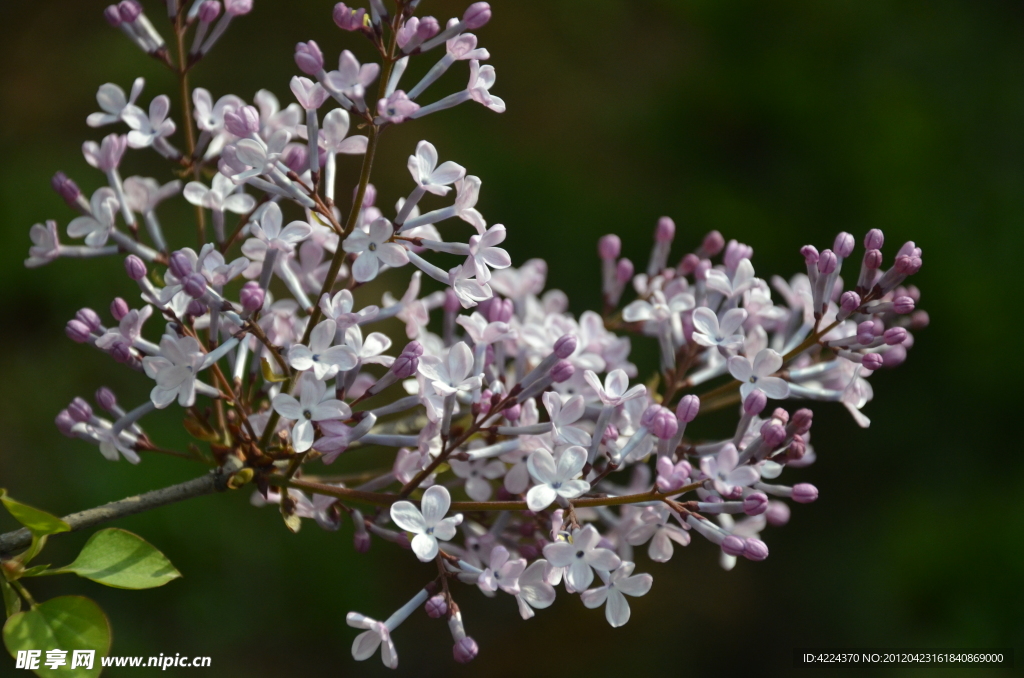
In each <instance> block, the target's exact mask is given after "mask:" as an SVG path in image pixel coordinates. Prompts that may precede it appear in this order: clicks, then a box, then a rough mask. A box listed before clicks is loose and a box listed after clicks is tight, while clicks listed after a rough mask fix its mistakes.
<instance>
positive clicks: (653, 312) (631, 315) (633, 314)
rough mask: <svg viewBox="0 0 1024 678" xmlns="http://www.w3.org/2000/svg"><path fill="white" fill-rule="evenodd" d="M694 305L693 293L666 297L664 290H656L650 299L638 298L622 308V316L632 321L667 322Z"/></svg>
mask: <svg viewBox="0 0 1024 678" xmlns="http://www.w3.org/2000/svg"><path fill="white" fill-rule="evenodd" d="M693 305H694V299H693V295H692V294H689V293H687V292H681V293H679V294H676V295H675V296H673V297H672V298H671V299H666V298H665V293H664V292H662V291H661V290H654V291H653V292H652V293H651V296H650V298H649V299H647V300H644V299H637V300H636V301H634V302H632V303H630V304H629V305H628V306H626V308H624V309H622V318H623V320H626V321H627V322H631V323H635V322H642V321H652V322H656V323H665V322H668V321H670V320H672V319H673V318H674V317H676V316H678V315H679V314H680V313H682V312H683V311H689V310H690V309H691V308H693Z"/></svg>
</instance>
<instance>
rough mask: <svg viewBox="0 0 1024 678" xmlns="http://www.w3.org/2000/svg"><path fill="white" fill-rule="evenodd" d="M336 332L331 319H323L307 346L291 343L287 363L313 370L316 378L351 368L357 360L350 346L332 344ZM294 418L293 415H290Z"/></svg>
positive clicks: (314, 329)
mask: <svg viewBox="0 0 1024 678" xmlns="http://www.w3.org/2000/svg"><path fill="white" fill-rule="evenodd" d="M336 334H337V326H336V325H335V323H334V321H333V320H324V321H323V322H321V323H319V324H317V326H316V327H314V328H313V331H312V332H310V334H309V346H303V345H302V344H292V346H291V348H289V349H288V364H289V365H291V366H292V367H294V368H295V369H297V370H301V371H305V370H310V369H311V370H313V375H314V376H315V377H316V378H317V379H318V380H321V381H322V380H324V379H330V378H331V377H333V376H334V375H335V374H337V373H338V372H339V371H342V372H344V371H347V370H351V369H352V368H353V367H355V366H356V364H357V363H358V362H359V358H358V357H357V356H356V353H355V351H353V350H352V348H351V347H350V346H346V345H340V346H332V345H331V344H333V343H334V337H335V335H336ZM291 418H292V419H294V417H291Z"/></svg>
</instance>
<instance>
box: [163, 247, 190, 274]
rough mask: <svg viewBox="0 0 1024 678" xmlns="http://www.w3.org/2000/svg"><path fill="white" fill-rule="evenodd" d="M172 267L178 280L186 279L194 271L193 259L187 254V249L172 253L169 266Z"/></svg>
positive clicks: (172, 271)
mask: <svg viewBox="0 0 1024 678" xmlns="http://www.w3.org/2000/svg"><path fill="white" fill-rule="evenodd" d="M167 267H168V268H169V269H171V273H173V274H174V277H176V278H177V279H178V280H184V279H185V278H187V277H188V276H189V275H190V274H191V273H192V261H191V260H190V259H189V258H188V255H187V254H185V250H178V251H177V252H174V253H173V254H171V260H170V262H169V264H168V266H167Z"/></svg>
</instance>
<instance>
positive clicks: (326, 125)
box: [320, 108, 367, 155]
mask: <svg viewBox="0 0 1024 678" xmlns="http://www.w3.org/2000/svg"><path fill="white" fill-rule="evenodd" d="M349 125H350V121H349V116H348V111H346V110H345V109H344V108H335V109H333V110H332V111H330V112H328V113H327V115H325V116H324V122H323V129H321V130H320V145H321V146H323V147H324V149H325V150H326V151H327V152H328V153H344V154H348V155H361V154H363V153H366V143H367V138H366V136H365V135H363V134H357V135H355V136H351V137H350V136H348V130H349Z"/></svg>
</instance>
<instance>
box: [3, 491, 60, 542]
mask: <svg viewBox="0 0 1024 678" xmlns="http://www.w3.org/2000/svg"><path fill="white" fill-rule="evenodd" d="M0 501H2V502H3V504H4V507H6V508H7V511H8V512H9V513H10V514H11V515H12V516H14V518H15V520H17V521H18V522H19V523H21V524H22V525H24V526H25V527H27V528H28V529H29V530H30V531H31V532H32V534H34V535H36V536H39V537H41V536H43V535H47V534H56V533H57V532H70V531H71V526H70V525H68V524H67V523H65V522H64V521H63V520H61V519H60V518H58V517H57V516H55V515H52V514H50V513H47V512H46V511H40V510H39V509H37V508H33V507H31V506H29V505H28V504H22V503H21V502H20V501H15V500H14V499H11V498H10V497H9V496H7V490H0Z"/></svg>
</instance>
